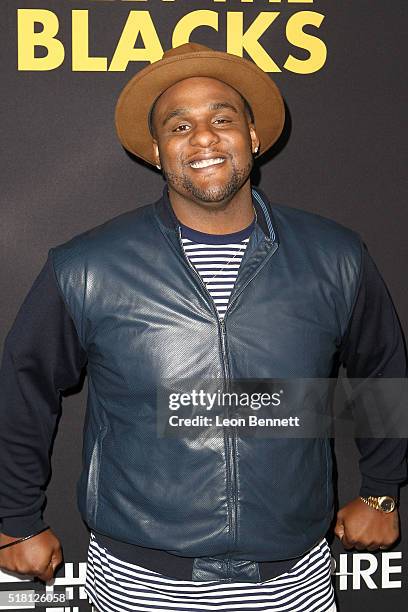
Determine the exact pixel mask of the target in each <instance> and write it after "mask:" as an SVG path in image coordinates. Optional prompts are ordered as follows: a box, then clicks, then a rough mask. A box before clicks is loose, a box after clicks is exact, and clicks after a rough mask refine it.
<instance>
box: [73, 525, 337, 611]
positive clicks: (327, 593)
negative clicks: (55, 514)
mask: <svg viewBox="0 0 408 612" xmlns="http://www.w3.org/2000/svg"><path fill="white" fill-rule="evenodd" d="M85 591H86V593H87V595H88V597H89V599H90V601H91V603H93V605H94V606H95V607H96V609H97V610H98V612H131V611H134V612H148V611H150V612H194V611H195V612H212V611H214V612H261V611H262V612H283V611H285V612H335V611H336V606H335V603H334V591H333V585H332V582H331V555H330V549H329V546H328V544H327V541H326V540H325V539H323V540H322V541H321V542H319V544H317V545H316V546H315V547H314V548H312V550H310V551H309V552H308V553H307V554H306V555H304V556H303V557H302V559H300V560H299V561H298V562H297V563H296V564H295V565H294V567H293V568H292V569H291V570H290V571H289V572H286V573H284V574H281V575H280V576H277V577H276V578H272V579H271V580H266V581H265V582H256V583H253V582H232V583H226V582H210V581H208V582H193V581H188V580H177V579H175V578H170V577H168V576H165V575H163V574H159V573H158V572H153V571H151V570H148V569H145V568H143V567H140V566H139V565H135V564H131V563H127V562H124V561H121V560H119V559H117V558H116V557H114V556H113V555H111V554H110V553H109V551H107V550H106V548H104V547H101V546H99V544H98V543H97V541H96V540H95V537H94V535H93V534H91V540H90V544H89V550H88V563H87V572H86V584H85Z"/></svg>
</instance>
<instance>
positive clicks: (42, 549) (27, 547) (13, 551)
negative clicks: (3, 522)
mask: <svg viewBox="0 0 408 612" xmlns="http://www.w3.org/2000/svg"><path fill="white" fill-rule="evenodd" d="M18 539H19V538H14V537H12V536H8V535H5V534H4V533H2V534H0V546H4V545H5V544H9V543H10V542H15V541H16V540H18ZM60 563H62V549H61V544H60V541H59V540H58V538H57V537H56V535H55V534H54V533H53V532H52V531H51V529H48V530H47V531H43V532H42V533H40V534H38V535H36V536H34V537H32V538H29V539H28V540H25V541H24V542H19V544H15V545H14V546H9V547H8V548H5V549H4V550H0V568H1V569H3V570H6V571H8V572H15V573H17V574H24V575H26V576H33V577H38V578H40V580H43V581H44V582H48V581H49V580H51V579H52V578H53V577H54V572H55V569H56V568H57V567H58V566H59V565H60Z"/></svg>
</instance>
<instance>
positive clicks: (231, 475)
mask: <svg viewBox="0 0 408 612" xmlns="http://www.w3.org/2000/svg"><path fill="white" fill-rule="evenodd" d="M177 230H178V239H179V243H180V247H181V251H182V253H183V257H184V259H185V261H186V262H187V264H188V266H189V267H190V268H191V269H192V270H193V272H194V274H195V276H196V277H197V278H198V280H199V282H200V284H201V286H202V288H203V289H204V292H205V293H206V294H207V296H208V297H209V298H210V303H211V305H212V308H213V310H214V314H215V316H216V319H217V323H218V335H219V338H220V340H221V362H222V368H223V372H224V379H225V387H226V390H227V392H228V391H229V388H230V383H229V381H230V373H229V366H228V357H227V350H226V334H227V331H226V328H225V317H226V315H227V312H228V306H227V309H226V311H225V315H224V319H221V317H220V316H219V314H218V311H217V307H216V305H215V302H214V300H213V297H212V295H211V293H210V292H209V291H208V289H207V287H206V285H205V283H204V281H203V279H202V278H201V276H200V275H199V273H198V272H197V270H196V268H195V267H194V266H193V264H192V263H191V261H190V260H189V258H188V257H187V255H186V252H185V251H184V247H183V241H182V238H181V226H180V225H179V226H178V227H177ZM228 417H229V410H228V407H227V418H228ZM223 430H224V442H225V446H226V463H227V497H228V526H229V531H230V534H231V535H232V537H233V542H234V544H235V542H236V518H235V515H236V511H237V498H236V491H237V486H236V453H235V437H236V427H232V426H223Z"/></svg>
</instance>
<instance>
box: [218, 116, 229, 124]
mask: <svg viewBox="0 0 408 612" xmlns="http://www.w3.org/2000/svg"><path fill="white" fill-rule="evenodd" d="M214 123H221V124H223V123H231V119H228V118H227V117H217V118H216V119H214Z"/></svg>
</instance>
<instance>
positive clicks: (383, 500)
mask: <svg viewBox="0 0 408 612" xmlns="http://www.w3.org/2000/svg"><path fill="white" fill-rule="evenodd" d="M360 499H362V500H363V502H365V503H366V504H367V505H368V506H371V508H374V509H375V510H380V511H381V512H386V513H387V514H388V513H389V512H393V511H394V510H395V508H396V506H397V500H396V499H394V498H393V497H389V496H388V495H382V496H381V497H374V496H373V495H369V496H368V497H361V496H360Z"/></svg>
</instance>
